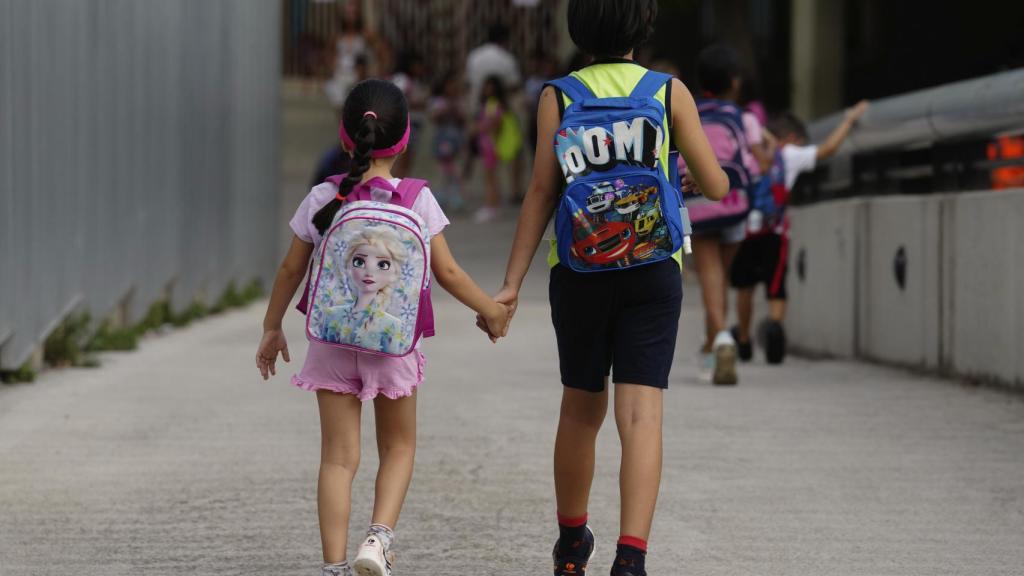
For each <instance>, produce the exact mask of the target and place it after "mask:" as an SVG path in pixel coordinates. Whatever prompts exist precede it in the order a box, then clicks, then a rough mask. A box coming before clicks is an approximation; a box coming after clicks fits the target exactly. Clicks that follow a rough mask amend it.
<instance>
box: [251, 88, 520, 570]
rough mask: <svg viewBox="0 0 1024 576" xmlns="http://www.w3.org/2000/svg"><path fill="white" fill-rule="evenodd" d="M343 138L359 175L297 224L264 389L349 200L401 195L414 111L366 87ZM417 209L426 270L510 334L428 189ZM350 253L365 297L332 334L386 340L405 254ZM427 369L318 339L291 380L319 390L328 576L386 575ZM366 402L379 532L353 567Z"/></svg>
mask: <svg viewBox="0 0 1024 576" xmlns="http://www.w3.org/2000/svg"><path fill="white" fill-rule="evenodd" d="M339 131H340V133H341V138H342V144H343V146H344V147H345V150H346V151H347V152H349V153H350V154H351V155H352V157H353V158H352V171H351V172H349V173H348V174H347V175H346V176H345V177H344V178H343V179H341V180H340V185H338V184H335V183H333V182H332V181H329V182H325V183H323V184H320V185H318V186H316V187H314V188H313V190H312V191H311V192H310V193H309V195H308V196H306V198H305V200H303V201H302V203H301V204H300V205H299V208H298V210H297V211H296V213H295V217H294V218H292V220H291V222H290V225H291V228H292V230H293V231H294V233H295V237H294V238H293V239H292V244H291V248H290V249H289V251H288V254H287V256H285V259H284V262H283V263H282V264H281V269H280V271H279V272H278V274H277V279H276V280H275V281H274V289H273V293H272V294H271V297H270V304H269V306H268V307H267V315H266V318H265V319H264V321H263V339H262V340H261V342H260V345H259V349H258V351H257V352H256V365H257V367H258V368H259V370H260V372H261V373H262V375H263V378H264V379H266V378H268V377H269V375H271V374H275V373H276V367H275V365H276V361H277V355H278V354H279V353H280V354H281V356H282V357H283V358H284V360H285V361H286V362H287V361H289V356H288V343H287V342H286V341H285V336H284V332H283V331H282V330H281V320H282V318H283V317H284V314H285V311H286V309H287V308H288V305H289V303H290V302H291V300H292V298H293V296H294V295H295V291H296V289H297V288H298V287H299V284H301V283H302V280H303V278H304V276H305V273H306V269H307V267H308V266H309V261H310V256H311V255H312V254H313V251H314V248H315V247H317V246H319V245H320V243H321V241H322V240H323V236H324V232H325V231H326V230H327V229H328V228H329V227H330V226H331V224H332V222H333V221H334V217H335V215H336V214H337V213H338V211H339V209H340V208H341V207H342V205H343V204H344V203H345V202H346V198H347V197H348V196H349V194H350V193H352V191H353V190H354V189H356V188H357V187H359V186H362V185H364V184H367V183H368V182H370V181H371V180H375V184H374V186H375V187H376V186H378V185H381V186H387V185H390V186H391V187H392V188H393V189H395V190H397V189H398V187H399V186H400V183H401V181H400V180H399V179H398V178H394V177H392V175H391V169H392V167H393V166H394V164H395V160H396V159H397V158H398V156H399V155H400V154H401V153H402V152H403V151H404V149H405V144H406V143H407V142H408V139H409V111H408V107H407V105H406V101H405V97H404V96H403V95H402V91H401V90H399V89H398V87H396V86H395V85H394V84H392V83H390V82H385V81H382V80H366V81H364V82H361V83H359V84H358V85H356V87H355V88H353V89H352V92H351V93H350V94H349V96H348V99H347V100H346V101H345V106H344V108H343V110H342V125H341V129H340V130H339ZM332 180H334V179H332ZM381 180H383V182H384V183H383V184H382V183H381ZM377 191H378V190H376V189H375V190H374V191H373V192H375V193H376V192H377ZM353 197H355V196H353ZM412 211H413V212H415V213H417V214H418V215H419V216H420V218H422V220H423V222H424V224H425V225H426V229H427V233H428V235H429V237H430V238H429V242H430V269H431V271H432V272H433V273H434V277H435V279H436V281H437V283H438V284H439V285H441V287H442V288H444V289H445V290H447V291H448V292H450V293H451V294H452V295H453V296H454V297H455V298H456V299H458V300H459V301H460V302H462V303H463V304H465V305H466V306H468V307H470V308H472V309H473V310H475V311H476V312H477V313H478V314H480V315H481V316H482V317H483V318H484V319H485V322H486V325H487V329H488V332H489V333H490V334H491V335H492V339H493V338H496V337H498V336H501V335H503V334H504V332H505V330H506V328H507V324H508V319H509V317H510V312H509V309H508V308H507V307H506V306H503V305H500V304H497V303H495V302H494V301H493V300H491V299H490V298H489V297H488V296H487V294H486V293H484V292H483V291H482V290H481V289H480V288H479V287H478V286H477V285H476V283H474V282H473V280H472V279H471V278H470V277H469V276H468V275H467V274H466V273H465V272H464V271H463V270H462V269H461V268H460V267H459V265H458V264H457V263H456V262H455V259H454V258H453V257H452V254H451V252H450V251H449V249H448V244H447V243H446V242H445V239H444V235H443V234H442V231H443V230H444V228H445V227H446V226H447V225H448V219H447V218H446V217H445V215H444V212H442V211H441V208H440V207H439V206H438V204H437V201H436V200H435V199H434V196H433V194H431V192H430V190H429V189H427V188H423V189H422V190H421V191H420V192H419V195H418V196H417V199H416V201H415V203H413V205H412ZM349 245H350V246H351V250H349V251H348V252H345V253H344V257H345V263H344V264H345V267H346V268H348V269H350V273H351V275H352V276H353V278H354V283H355V285H356V286H357V287H358V297H354V298H352V302H350V303H349V305H350V306H349V307H348V308H346V307H343V308H344V309H342V310H341V313H342V314H343V315H344V318H345V319H344V320H343V321H342V320H339V321H338V322H337V323H336V324H337V325H336V326H335V328H333V329H336V330H337V331H339V332H344V333H345V335H346V337H347V338H356V337H363V338H364V339H365V338H371V339H373V338H376V339H379V338H378V336H379V333H382V332H386V331H387V329H388V325H389V321H391V320H393V319H391V318H389V317H388V314H387V313H386V312H385V310H384V306H383V305H381V304H380V303H379V300H380V297H381V294H383V293H385V292H386V291H387V290H388V289H389V285H390V284H391V283H392V282H393V281H394V277H395V276H396V274H397V273H398V272H397V270H399V269H400V267H401V261H402V260H403V258H404V253H403V247H402V246H401V244H400V243H399V242H397V241H389V240H388V238H386V237H385V236H382V235H380V234H376V235H374V236H373V237H371V238H366V239H362V240H360V239H352V240H351V241H350V243H349ZM375 303H376V304H375ZM351 307H355V308H360V307H362V308H364V309H361V310H352V309H351ZM394 321H396V322H397V320H394ZM375 335H377V336H375ZM351 341H352V340H349V342H351ZM423 366H424V358H423V354H422V353H421V352H420V351H419V349H418V347H417V348H416V349H415V350H413V351H412V353H410V354H408V355H406V356H401V357H392V356H384V355H374V354H370V353H366V352H359V351H353V350H349V349H344V348H339V347H336V346H332V345H331V344H329V343H327V342H324V341H319V340H311V341H310V342H309V351H308V353H307V355H306V361H305V364H304V365H303V367H302V370H301V371H300V372H299V374H298V375H296V376H295V377H293V378H292V382H293V383H294V384H295V385H296V386H298V387H300V388H302V389H305V390H311V391H316V396H317V402H318V403H319V406H320V430H321V436H322V443H321V453H320V478H319V484H318V490H317V508H318V510H319V513H320V536H321V540H322V543H323V554H324V566H323V569H322V570H321V574H322V575H323V576H349V575H350V574H352V570H353V568H354V570H355V571H356V572H357V573H358V574H359V576H390V574H391V567H392V562H393V559H394V555H393V554H392V551H391V547H392V543H393V541H394V528H395V524H396V523H397V522H398V515H399V512H400V511H401V509H402V503H403V502H404V500H405V494H406V492H407V490H408V488H409V482H410V480H411V478H412V469H413V457H414V455H415V452H416V390H417V388H418V386H419V385H420V384H421V383H422V382H423ZM366 400H373V407H374V411H375V416H376V424H377V426H376V428H377V452H378V453H379V455H380V468H379V469H378V470H377V483H376V493H375V497H374V501H373V518H372V522H371V524H370V528H369V530H368V531H367V535H366V538H365V539H364V540H363V542H362V544H361V545H360V547H359V550H358V552H357V554H356V557H355V560H354V563H353V566H351V567H350V565H349V563H348V561H347V554H346V547H347V541H348V524H349V511H350V509H351V495H352V494H351V492H352V479H353V477H354V476H355V473H356V469H357V468H358V467H359V430H360V422H359V421H360V415H361V413H362V402H363V401H366Z"/></svg>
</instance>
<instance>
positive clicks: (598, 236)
mask: <svg viewBox="0 0 1024 576" xmlns="http://www.w3.org/2000/svg"><path fill="white" fill-rule="evenodd" d="M635 244H636V233H635V232H634V231H633V225H632V224H630V223H629V222H607V223H605V224H602V225H601V227H599V228H597V229H596V230H594V231H593V232H590V231H588V230H587V229H586V228H584V227H579V228H577V229H576V243H575V244H573V246H572V254H573V256H575V257H577V258H579V259H581V260H583V261H584V262H586V263H587V264H592V265H595V266H602V265H607V264H612V263H614V262H616V261H618V260H621V259H623V258H624V257H626V256H628V255H629V254H630V251H631V250H633V246H634V245H635Z"/></svg>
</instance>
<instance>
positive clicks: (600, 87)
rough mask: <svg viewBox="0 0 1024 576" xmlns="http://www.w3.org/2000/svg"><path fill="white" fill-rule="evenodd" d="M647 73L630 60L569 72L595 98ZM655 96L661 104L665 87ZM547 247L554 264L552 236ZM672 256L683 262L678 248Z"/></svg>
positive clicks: (626, 90)
mask: <svg viewBox="0 0 1024 576" xmlns="http://www.w3.org/2000/svg"><path fill="white" fill-rule="evenodd" d="M646 73H647V68H644V67H643V66H640V65H639V64H634V63H631V62H615V63H607V64H592V65H590V66H587V67H586V68H583V69H582V70H579V71H576V72H573V73H572V75H573V76H575V77H576V78H578V79H579V80H580V81H581V82H583V83H584V84H586V86H587V88H590V91H591V92H593V93H594V95H595V96H597V97H598V98H614V97H616V96H628V95H630V94H631V93H632V92H633V88H635V87H636V85H637V84H638V83H639V82H640V79H641V78H643V77H644V74H646ZM654 98H655V100H657V101H658V102H661V104H662V106H664V105H665V88H662V89H661V90H659V91H658V94H657V95H656V96H655V97H654ZM562 99H563V102H564V103H565V105H566V106H568V105H569V104H572V100H571V99H570V98H569V97H568V96H565V95H564V94H563V95H562ZM662 126H665V127H666V131H667V127H668V118H667V117H666V118H665V119H664V120H663V121H662ZM668 153H669V147H668V146H662V147H661V168H662V170H664V171H665V176H668ZM550 243H551V250H550V251H549V252H548V265H549V266H551V267H554V266H556V265H558V246H557V244H556V243H555V239H554V238H552V239H551V241H550ZM672 258H673V259H674V260H675V261H676V262H678V263H679V266H680V267H682V265H683V254H682V252H676V253H675V254H673V255H672Z"/></svg>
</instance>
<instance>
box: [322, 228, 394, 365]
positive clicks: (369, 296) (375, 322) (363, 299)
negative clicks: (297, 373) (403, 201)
mask: <svg viewBox="0 0 1024 576" xmlns="http://www.w3.org/2000/svg"><path fill="white" fill-rule="evenodd" d="M345 245H346V246H348V248H347V249H346V250H345V251H344V254H345V260H344V262H343V265H342V267H343V268H344V269H345V271H346V273H347V274H348V275H349V279H350V283H349V290H348V293H347V294H346V296H345V299H344V300H342V302H341V304H340V305H338V306H335V307H332V308H330V309H329V310H328V311H327V317H326V319H325V320H326V321H325V322H324V327H325V328H324V340H327V341H328V342H337V343H339V344H351V345H354V346H360V347H363V348H368V349H371V350H379V351H380V352H384V353H386V354H400V353H402V352H406V351H407V350H408V347H409V335H407V334H406V333H405V331H404V330H403V329H402V321H401V320H400V319H399V318H397V317H395V316H392V315H391V314H388V312H387V310H388V306H389V305H390V304H391V296H392V292H393V290H394V288H393V286H392V285H393V284H394V283H395V281H396V280H398V279H399V277H400V275H401V270H402V266H403V265H404V264H405V262H406V260H407V259H408V252H407V251H406V248H405V246H404V245H403V244H402V241H401V240H400V239H399V238H398V234H397V233H395V232H394V231H393V230H390V229H387V228H382V227H378V228H374V229H364V230H360V231H359V232H356V233H355V234H354V235H353V236H352V237H351V238H350V239H348V241H347V242H346V243H345Z"/></svg>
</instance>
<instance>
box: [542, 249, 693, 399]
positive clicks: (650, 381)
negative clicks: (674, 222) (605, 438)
mask: <svg viewBox="0 0 1024 576" xmlns="http://www.w3.org/2000/svg"><path fill="white" fill-rule="evenodd" d="M548 296H549V299H550V301H551V321H552V323H553V324H554V325H555V336H556V338H557V340H558V363H559V368H560V370H561V373H562V384H563V385H565V386H568V387H569V388H576V389H579V390H586V391H589V392H601V391H603V390H604V381H605V378H606V377H608V375H609V374H612V382H614V383H616V384H641V385H645V386H653V387H655V388H668V374H669V371H670V370H671V368H672V357H673V355H674V354H675V350H676V333H677V332H678V330H679V314H680V312H681V311H682V302H683V283H682V276H681V274H680V270H679V264H678V263H676V261H675V260H672V259H669V260H664V261H662V262H657V263H655V264H648V265H646V266H639V267H636V268H630V269H627V270H619V271H610V272H574V271H573V270H571V269H570V268H568V267H566V266H563V265H561V264H559V265H558V266H555V267H554V268H552V269H551V280H550V283H549V285H548Z"/></svg>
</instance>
